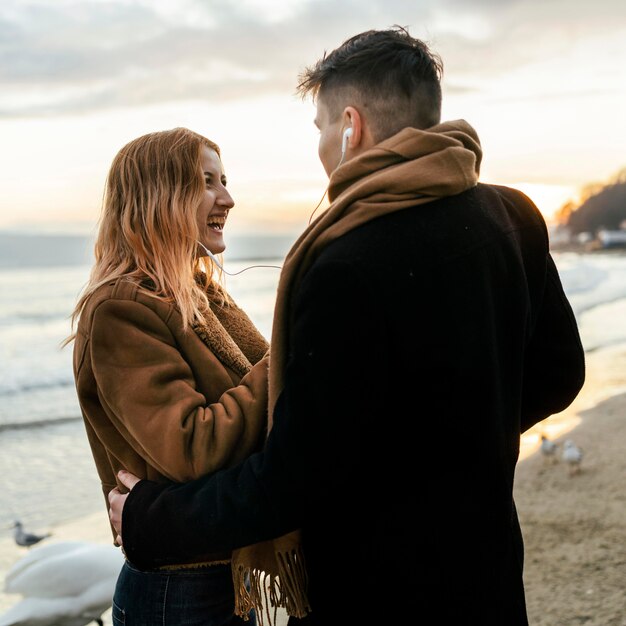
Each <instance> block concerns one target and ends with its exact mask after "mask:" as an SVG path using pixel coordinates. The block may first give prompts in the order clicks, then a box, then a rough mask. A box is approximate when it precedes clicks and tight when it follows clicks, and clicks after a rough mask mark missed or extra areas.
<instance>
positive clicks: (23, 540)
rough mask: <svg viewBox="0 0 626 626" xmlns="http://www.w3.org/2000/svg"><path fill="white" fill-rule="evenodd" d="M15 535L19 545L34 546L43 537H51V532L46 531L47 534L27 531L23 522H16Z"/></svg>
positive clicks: (14, 526) (14, 525)
mask: <svg viewBox="0 0 626 626" xmlns="http://www.w3.org/2000/svg"><path fill="white" fill-rule="evenodd" d="M13 528H14V529H15V530H14V531H13V537H14V538H15V543H16V544H17V545H18V546H26V547H30V546H34V545H35V544H36V543H39V542H40V541H42V540H43V539H46V538H48V537H50V533H46V534H45V535H34V534H33V533H27V532H25V531H24V526H23V524H22V522H19V521H17V522H15V524H13Z"/></svg>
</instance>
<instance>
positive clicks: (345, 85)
mask: <svg viewBox="0 0 626 626" xmlns="http://www.w3.org/2000/svg"><path fill="white" fill-rule="evenodd" d="M442 74H443V64H442V62H441V59H440V58H439V56H438V55H436V54H435V53H433V52H431V51H430V50H429V48H428V46H427V45H426V44H425V43H424V42H423V41H420V40H419V39H415V38H413V37H411V35H409V33H408V31H407V30H406V29H405V28H402V27H400V26H394V27H393V28H391V29H389V30H368V31H366V32H363V33H360V34H358V35H355V36H354V37H351V38H350V39H348V40H347V41H344V42H343V43H342V44H341V45H340V46H339V47H338V48H336V49H335V50H333V51H332V52H331V53H330V54H327V53H324V56H323V57H322V58H321V59H320V60H319V61H318V62H317V63H316V64H315V65H312V66H310V67H308V68H306V69H305V70H304V72H302V73H301V74H300V76H299V81H298V89H297V91H298V93H299V94H300V95H301V96H302V97H303V98H304V97H306V96H307V95H311V96H312V97H313V99H314V100H316V99H317V98H318V97H320V98H321V99H322V100H323V101H324V103H325V104H326V106H328V108H329V111H330V114H331V117H333V118H334V119H337V117H338V116H339V115H340V114H341V112H342V111H343V108H344V106H347V105H348V104H357V105H361V106H362V107H363V109H364V110H363V113H364V114H365V115H366V116H367V117H368V120H369V122H370V125H371V127H372V132H373V134H374V138H375V140H376V141H382V140H383V139H386V138H387V137H391V136H392V135H395V134H396V133H397V132H399V131H400V130H402V129H403V128H405V127H406V126H413V127H415V128H422V129H423V128H429V127H430V126H434V125H435V124H438V123H439V122H440V120H441V76H442Z"/></svg>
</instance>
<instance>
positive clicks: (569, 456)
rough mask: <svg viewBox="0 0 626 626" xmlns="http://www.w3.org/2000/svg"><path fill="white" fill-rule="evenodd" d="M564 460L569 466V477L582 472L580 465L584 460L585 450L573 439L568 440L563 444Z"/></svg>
mask: <svg viewBox="0 0 626 626" xmlns="http://www.w3.org/2000/svg"><path fill="white" fill-rule="evenodd" d="M562 458H563V460H564V461H565V462H566V463H567V464H568V465H569V475H570V476H572V475H574V474H578V473H579V472H580V464H581V463H582V460H583V450H582V448H579V447H578V446H577V445H576V444H575V443H574V442H573V441H572V440H571V439H566V440H565V443H564V444H563V455H562Z"/></svg>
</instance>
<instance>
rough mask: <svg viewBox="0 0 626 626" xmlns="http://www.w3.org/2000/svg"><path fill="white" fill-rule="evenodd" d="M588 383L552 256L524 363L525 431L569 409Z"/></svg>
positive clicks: (572, 319) (523, 422) (574, 320)
mask: <svg viewBox="0 0 626 626" xmlns="http://www.w3.org/2000/svg"><path fill="white" fill-rule="evenodd" d="M584 381H585V353H584V349H583V346H582V343H581V340H580V335H579V332H578V326H577V323H576V318H575V316H574V313H573V311H572V308H571V305H570V303H569V301H568V299H567V297H566V295H565V292H564V290H563V286H562V284H561V280H560V278H559V274H558V271H557V268H556V265H555V264H554V260H553V258H552V256H551V255H550V254H548V255H547V275H546V284H545V289H544V293H543V300H542V303H541V306H540V309H539V314H538V317H537V321H536V323H535V326H534V328H533V331H532V335H531V337H530V341H529V344H528V346H527V349H526V354H525V359H524V386H523V393H522V415H521V430H522V432H524V431H526V430H528V429H529V428H530V427H531V426H533V425H534V424H536V423H538V422H540V421H541V420H543V419H545V418H546V417H548V416H550V415H553V414H554V413H559V412H560V411H563V410H564V409H566V408H567V407H568V406H569V405H570V404H571V403H572V402H573V400H574V399H575V398H576V396H577V395H578V393H579V391H580V389H581V388H582V386H583V383H584Z"/></svg>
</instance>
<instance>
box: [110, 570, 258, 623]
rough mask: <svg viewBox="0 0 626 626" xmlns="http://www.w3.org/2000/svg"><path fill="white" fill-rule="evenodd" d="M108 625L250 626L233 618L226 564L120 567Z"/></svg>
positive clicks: (229, 579) (232, 604)
mask: <svg viewBox="0 0 626 626" xmlns="http://www.w3.org/2000/svg"><path fill="white" fill-rule="evenodd" d="M112 617H113V624H114V626H122V625H126V626H183V625H184V626H241V625H245V626H256V619H255V615H254V611H252V612H251V613H250V619H249V620H248V621H244V620H243V619H242V618H240V617H237V616H235V615H234V590H233V580H232V575H231V570H230V565H224V564H221V565H210V566H207V567H198V568H191V567H190V568H185V569H177V570H157V571H142V570H138V569H137V568H135V567H134V566H133V565H131V564H130V563H128V562H126V563H125V564H124V566H123V567H122V571H121V572H120V575H119V577H118V579H117V585H116V587H115V594H114V596H113V615H112Z"/></svg>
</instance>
